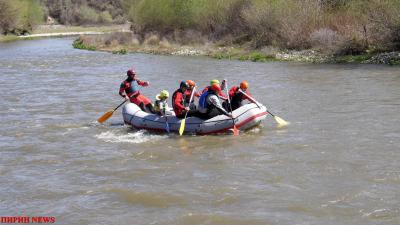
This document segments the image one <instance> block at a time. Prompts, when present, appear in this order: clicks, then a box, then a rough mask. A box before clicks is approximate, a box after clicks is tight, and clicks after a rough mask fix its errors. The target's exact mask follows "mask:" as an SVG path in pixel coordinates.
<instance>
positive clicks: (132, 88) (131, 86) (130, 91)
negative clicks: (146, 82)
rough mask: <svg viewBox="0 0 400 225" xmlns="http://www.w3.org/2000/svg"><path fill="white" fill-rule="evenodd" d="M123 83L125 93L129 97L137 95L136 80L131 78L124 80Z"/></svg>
mask: <svg viewBox="0 0 400 225" xmlns="http://www.w3.org/2000/svg"><path fill="white" fill-rule="evenodd" d="M123 85H124V87H125V93H126V94H127V95H128V96H129V97H131V96H132V95H138V94H139V84H138V83H137V81H136V80H132V81H127V80H125V81H124V82H123Z"/></svg>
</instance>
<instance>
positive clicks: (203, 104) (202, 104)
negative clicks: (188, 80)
mask: <svg viewBox="0 0 400 225" xmlns="http://www.w3.org/2000/svg"><path fill="white" fill-rule="evenodd" d="M208 94H209V92H208V91H205V92H204V93H203V94H201V95H200V98H199V106H200V107H201V108H203V109H207V108H208V101H207V96H208Z"/></svg>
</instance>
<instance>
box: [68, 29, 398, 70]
mask: <svg viewBox="0 0 400 225" xmlns="http://www.w3.org/2000/svg"><path fill="white" fill-rule="evenodd" d="M126 35H128V37H124V36H126ZM135 36H136V35H135V34H134V33H133V32H131V33H129V32H126V33H121V32H111V33H108V34H101V35H81V36H79V37H78V38H77V39H76V40H75V41H74V43H73V47H74V48H77V49H82V50H90V51H104V52H110V53H113V54H121V55H124V54H127V53H145V54H154V55H180V56H206V57H211V58H215V59H228V60H240V61H252V62H272V61H280V62H305V63H316V64H346V63H354V64H384V65H400V52H399V51H393V52H379V53H374V52H367V53H365V54H359V55H343V56H334V55H325V54H322V53H320V52H319V51H316V50H313V49H306V50H281V49H277V48H275V47H273V46H265V47H264V48H263V49H249V48H247V47H246V46H239V45H231V46H219V45H218V44H217V43H213V42H205V43H195V44H180V43H176V42H169V41H168V40H167V39H165V38H160V37H158V36H157V35H154V34H149V35H143V36H146V37H147V38H145V39H144V40H142V41H139V40H138V39H137V38H135ZM121 40H123V41H121Z"/></svg>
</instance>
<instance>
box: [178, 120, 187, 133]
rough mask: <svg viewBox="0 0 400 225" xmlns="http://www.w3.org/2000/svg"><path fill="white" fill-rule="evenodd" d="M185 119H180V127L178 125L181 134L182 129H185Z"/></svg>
mask: <svg viewBox="0 0 400 225" xmlns="http://www.w3.org/2000/svg"><path fill="white" fill-rule="evenodd" d="M185 120H186V119H183V120H181V127H179V135H180V136H182V134H183V131H184V130H185V123H186V121H185Z"/></svg>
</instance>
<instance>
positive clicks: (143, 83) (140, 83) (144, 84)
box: [136, 80, 149, 87]
mask: <svg viewBox="0 0 400 225" xmlns="http://www.w3.org/2000/svg"><path fill="white" fill-rule="evenodd" d="M136 82H137V83H138V84H139V85H140V86H143V87H147V86H149V82H147V81H141V80H136Z"/></svg>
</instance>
